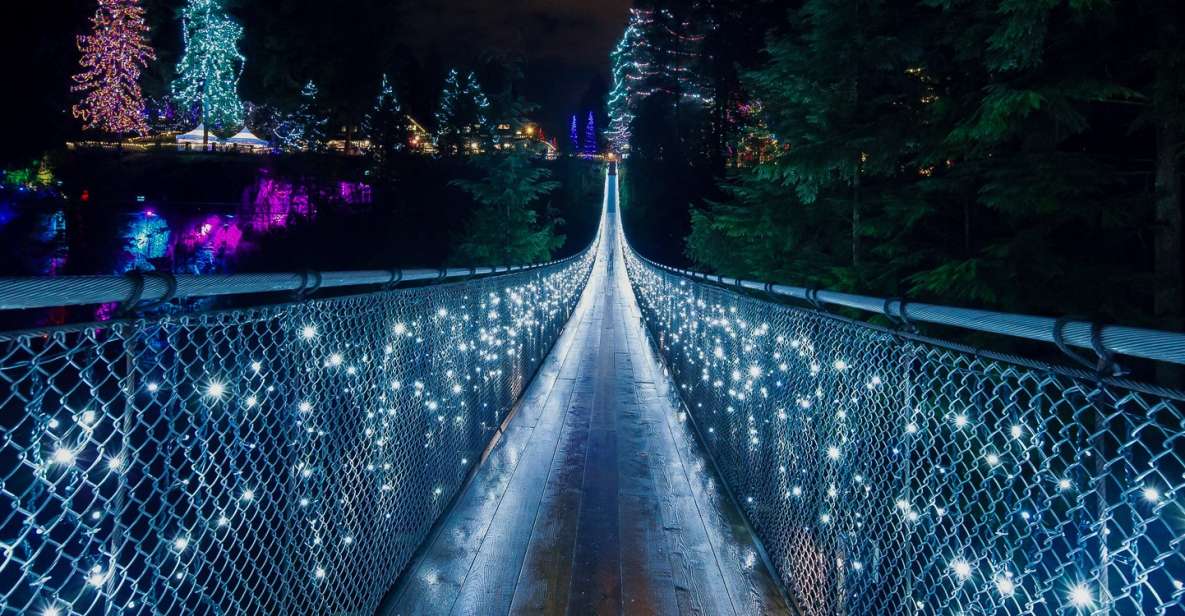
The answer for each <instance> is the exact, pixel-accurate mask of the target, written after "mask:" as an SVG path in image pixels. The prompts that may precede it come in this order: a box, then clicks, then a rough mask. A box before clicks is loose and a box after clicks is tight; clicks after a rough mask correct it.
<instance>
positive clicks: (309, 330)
mask: <svg viewBox="0 0 1185 616" xmlns="http://www.w3.org/2000/svg"><path fill="white" fill-rule="evenodd" d="M300 336H301V337H302V338H304V339H305V340H312V339H313V338H316V337H317V328H316V327H314V326H312V325H305V326H304V327H303V328H301V330H300Z"/></svg>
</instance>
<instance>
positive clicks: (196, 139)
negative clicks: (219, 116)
mask: <svg viewBox="0 0 1185 616" xmlns="http://www.w3.org/2000/svg"><path fill="white" fill-rule="evenodd" d="M205 132H206V130H205V127H204V126H203V125H201V124H198V126H197V128H195V129H193V130H191V131H189V132H188V133H185V134H183V135H177V143H201V142H203V141H205V140H206V136H205ZM210 143H218V136H217V135H215V134H214V133H210Z"/></svg>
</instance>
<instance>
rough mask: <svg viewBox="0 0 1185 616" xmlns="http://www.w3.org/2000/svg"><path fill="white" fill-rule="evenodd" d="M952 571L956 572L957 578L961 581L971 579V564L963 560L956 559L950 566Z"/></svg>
mask: <svg viewBox="0 0 1185 616" xmlns="http://www.w3.org/2000/svg"><path fill="white" fill-rule="evenodd" d="M950 568H951V571H954V573H955V576H957V577H958V578H959V579H960V580H966V579H969V578H970V577H971V563H969V562H967V561H966V560H963V559H962V558H959V559H956V560H955V561H954V562H952V563H951V565H950Z"/></svg>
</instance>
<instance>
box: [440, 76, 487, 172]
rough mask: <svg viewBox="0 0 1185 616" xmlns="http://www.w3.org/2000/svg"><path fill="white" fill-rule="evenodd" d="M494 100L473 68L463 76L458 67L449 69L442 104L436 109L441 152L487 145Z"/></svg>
mask: <svg viewBox="0 0 1185 616" xmlns="http://www.w3.org/2000/svg"><path fill="white" fill-rule="evenodd" d="M489 107H490V101H489V99H487V98H486V95H485V94H484V93H483V92H482V89H481V85H480V84H479V83H478V82H477V75H475V74H474V73H473V72H472V71H470V72H469V74H468V75H467V76H466V77H465V79H464V80H462V79H461V75H460V73H459V72H457V70H456V69H453V70H451V71H449V74H448V78H447V79H446V80H445V84H444V91H443V92H441V94H440V106H439V108H438V109H437V111H436V140H437V146H438V147H439V148H440V151H441V152H444V153H445V154H450V155H458V154H461V153H463V152H464V151H465V150H466V148H471V146H472V145H473V144H476V145H477V147H479V148H480V147H483V146H484V145H485V144H486V141H487V139H488V137H489V135H488V132H489V120H488V118H487V117H486V113H487V110H488V109H489Z"/></svg>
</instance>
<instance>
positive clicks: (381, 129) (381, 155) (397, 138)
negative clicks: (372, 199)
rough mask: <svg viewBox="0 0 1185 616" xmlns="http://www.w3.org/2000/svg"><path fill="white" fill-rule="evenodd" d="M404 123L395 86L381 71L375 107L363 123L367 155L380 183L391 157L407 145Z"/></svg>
mask: <svg viewBox="0 0 1185 616" xmlns="http://www.w3.org/2000/svg"><path fill="white" fill-rule="evenodd" d="M407 126H408V125H407V117H406V116H405V115H404V114H403V109H402V108H401V107H400V105H399V100H398V99H397V98H396V96H395V88H393V87H391V82H390V81H388V80H387V75H386V74H384V75H383V80H382V83H381V84H379V95H378V97H377V98H376V99H375V102H374V108H373V109H371V111H370V113H368V114H367V115H366V118H364V119H363V122H362V128H363V130H364V131H366V136H367V137H368V138H369V139H370V158H371V161H372V163H373V167H374V170H375V174H376V175H377V176H378V178H379V179H380V183H385V180H386V178H387V173H388V171H389V167H390V165H391V159H392V157H393V156H394V155H395V153H397V152H401V151H403V150H404V148H406V146H407V138H408V128H407Z"/></svg>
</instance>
